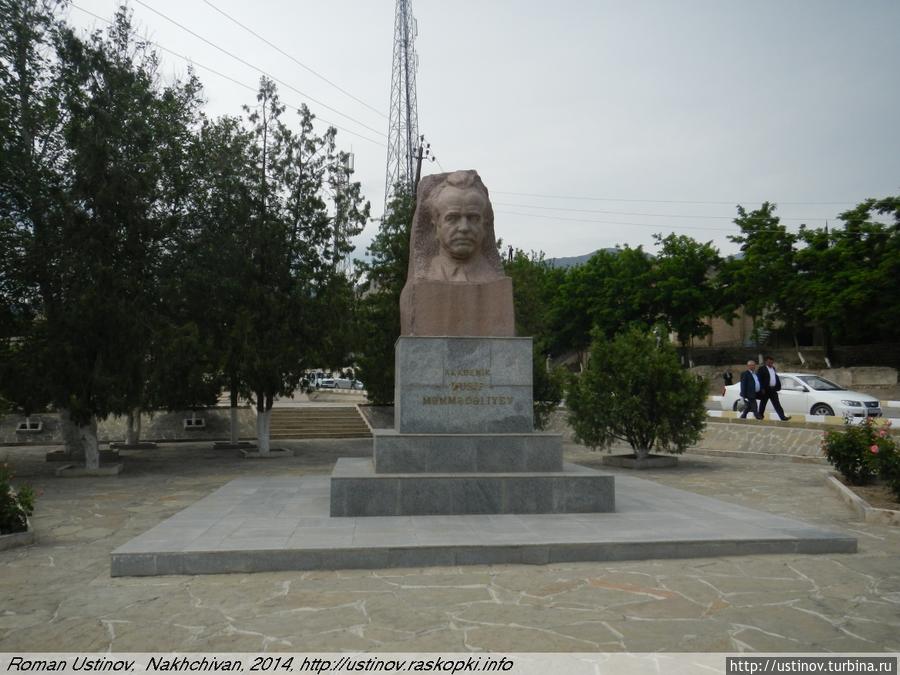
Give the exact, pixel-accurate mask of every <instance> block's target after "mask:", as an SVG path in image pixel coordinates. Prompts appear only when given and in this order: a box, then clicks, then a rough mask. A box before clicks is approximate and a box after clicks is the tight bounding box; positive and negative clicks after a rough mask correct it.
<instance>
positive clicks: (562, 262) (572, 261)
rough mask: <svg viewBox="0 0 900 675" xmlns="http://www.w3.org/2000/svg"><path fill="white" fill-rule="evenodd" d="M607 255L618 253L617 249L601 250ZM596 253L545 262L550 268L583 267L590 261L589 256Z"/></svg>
mask: <svg viewBox="0 0 900 675" xmlns="http://www.w3.org/2000/svg"><path fill="white" fill-rule="evenodd" d="M602 250H604V251H606V252H607V253H618V252H619V249H617V248H604V249H602ZM596 252H597V251H594V252H593V253H585V254H584V255H573V256H569V257H567V258H548V259H547V262H548V263H550V265H551V266H552V267H566V268H568V267H576V266H578V265H583V264H584V263H586V262H587V261H588V260H590V258H591V256H593V255H594V253H596Z"/></svg>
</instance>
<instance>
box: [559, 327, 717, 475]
mask: <svg viewBox="0 0 900 675" xmlns="http://www.w3.org/2000/svg"><path fill="white" fill-rule="evenodd" d="M705 402H706V383H705V382H704V381H703V380H700V379H698V378H696V377H694V376H693V375H691V374H690V373H689V372H687V371H686V370H684V369H683V368H682V367H681V364H680V363H679V361H678V355H677V354H676V353H675V349H674V347H673V346H672V345H671V344H670V343H669V342H668V341H666V340H665V339H658V338H657V336H655V335H653V334H648V333H644V332H642V331H640V330H638V329H636V328H634V329H631V330H629V331H628V332H625V333H620V334H619V335H617V336H616V337H615V338H614V339H613V340H612V342H609V341H607V340H606V339H605V338H604V337H603V336H602V335H600V334H599V333H595V335H594V339H593V341H592V343H591V352H590V361H589V362H588V366H587V368H586V369H585V370H584V372H582V373H581V375H580V376H577V377H575V376H573V377H572V378H571V379H570V382H569V393H568V398H567V404H568V407H569V411H570V414H569V422H570V424H571V425H572V429H573V431H574V432H575V438H576V440H578V441H579V442H581V443H584V444H585V445H587V446H588V447H590V448H598V447H600V448H603V447H608V446H609V445H611V444H612V443H613V441H615V440H617V439H618V440H623V441H626V442H627V443H628V444H629V445H630V446H631V447H632V448H633V449H634V453H635V455H636V456H637V457H638V458H643V457H646V456H647V455H649V454H650V452H651V451H652V450H654V449H659V450H665V451H667V452H672V453H681V452H684V450H685V449H686V448H687V447H688V446H689V445H692V444H694V443H696V442H697V441H698V440H700V435H701V434H702V432H703V429H704V427H705V426H706V406H705Z"/></svg>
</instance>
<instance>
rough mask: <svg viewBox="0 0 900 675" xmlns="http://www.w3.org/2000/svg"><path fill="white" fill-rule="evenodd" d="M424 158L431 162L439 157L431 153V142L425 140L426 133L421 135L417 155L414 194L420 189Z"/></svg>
mask: <svg viewBox="0 0 900 675" xmlns="http://www.w3.org/2000/svg"><path fill="white" fill-rule="evenodd" d="M423 159H427V160H428V161H430V162H434V161H437V157H435V156H434V155H433V154H432V153H431V143H426V142H425V135H424V134H422V135H421V136H419V150H418V153H417V155H416V180H415V182H414V183H413V185H412V188H413V194H414V195H415V192H416V190H418V189H419V181H420V180H422V160H423Z"/></svg>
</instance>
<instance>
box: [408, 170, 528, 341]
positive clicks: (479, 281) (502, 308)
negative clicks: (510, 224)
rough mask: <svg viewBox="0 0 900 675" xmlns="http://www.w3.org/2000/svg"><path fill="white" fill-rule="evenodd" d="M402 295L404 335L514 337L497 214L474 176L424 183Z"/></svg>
mask: <svg viewBox="0 0 900 675" xmlns="http://www.w3.org/2000/svg"><path fill="white" fill-rule="evenodd" d="M416 200H417V201H416V204H417V206H416V213H415V216H414V217H413V225H412V233H411V238H410V247H409V249H410V250H409V271H408V274H407V282H406V286H405V287H404V288H403V293H402V294H401V296H400V320H401V332H402V334H403V335H472V336H496V337H510V336H513V335H515V319H514V314H513V304H512V281H511V280H510V279H509V277H506V276H504V275H503V267H502V265H501V263H500V255H499V253H498V252H497V242H496V238H495V236H494V211H493V209H492V208H491V202H490V197H489V195H488V191H487V188H486V187H485V186H484V183H482V182H481V178H480V177H479V175H478V173H477V172H475V171H471V170H470V171H454V172H452V173H443V174H436V175H432V176H426V177H425V178H423V179H422V180H421V181H420V183H419V189H418V192H417V196H416Z"/></svg>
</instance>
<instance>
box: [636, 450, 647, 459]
mask: <svg viewBox="0 0 900 675" xmlns="http://www.w3.org/2000/svg"><path fill="white" fill-rule="evenodd" d="M649 455H650V448H635V449H634V456H635V458H636V459H647V457H648V456H649Z"/></svg>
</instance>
